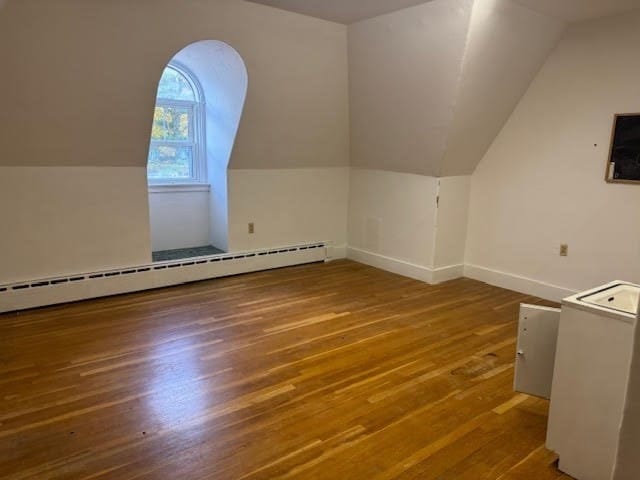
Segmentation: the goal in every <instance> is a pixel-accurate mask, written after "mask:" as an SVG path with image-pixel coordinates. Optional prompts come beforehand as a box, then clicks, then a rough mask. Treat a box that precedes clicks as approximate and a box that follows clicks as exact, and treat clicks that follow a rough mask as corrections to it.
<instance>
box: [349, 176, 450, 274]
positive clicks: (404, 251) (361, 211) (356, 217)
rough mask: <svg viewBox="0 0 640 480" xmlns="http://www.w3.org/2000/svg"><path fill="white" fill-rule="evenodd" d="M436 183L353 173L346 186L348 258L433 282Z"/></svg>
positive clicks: (432, 180)
mask: <svg viewBox="0 0 640 480" xmlns="http://www.w3.org/2000/svg"><path fill="white" fill-rule="evenodd" d="M437 191H438V182H437V179H436V178H433V177H426V176H423V175H414V174H409V173H396V172H387V171H383V170H369V169H359V168H354V169H352V171H351V179H350V182H349V223H348V225H349V257H350V258H353V259H355V260H358V261H362V262H365V263H368V264H370V265H374V266H377V267H380V268H385V269H387V270H390V271H395V272H396V273H402V274H405V275H408V276H411V277H413V278H418V279H421V280H425V281H431V276H432V272H431V268H432V267H433V252H434V248H435V238H434V232H435V226H436V195H437Z"/></svg>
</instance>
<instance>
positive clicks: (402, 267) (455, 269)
mask: <svg viewBox="0 0 640 480" xmlns="http://www.w3.org/2000/svg"><path fill="white" fill-rule="evenodd" d="M347 258H349V259H351V260H354V261H356V262H360V263H364V264H365V265H370V266H372V267H376V268H380V269H382V270H386V271H387V272H392V273H397V274H398V275H402V276H404V277H409V278H413V279H414V280H420V281H422V282H426V283H430V284H435V283H440V282H446V281H447V280H453V279H454V278H460V277H462V275H463V271H464V266H463V265H449V266H446V267H440V268H435V269H434V268H431V267H425V266H423V265H417V264H415V263H411V262H407V261H405V260H399V259H397V258H393V257H387V256H385V255H381V254H379V253H374V252H371V251H369V250H363V249H361V248H355V247H347Z"/></svg>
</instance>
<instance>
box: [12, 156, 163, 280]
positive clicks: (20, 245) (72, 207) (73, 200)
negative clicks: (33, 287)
mask: <svg viewBox="0 0 640 480" xmlns="http://www.w3.org/2000/svg"><path fill="white" fill-rule="evenodd" d="M146 187H147V175H146V169H145V168H141V167H109V168H100V167H56V168H53V167H0V219H1V222H2V234H0V284H2V283H11V282H19V281H23V280H32V279H37V278H46V277H50V276H56V275H67V274H74V273H80V272H91V271H95V270H102V269H109V268H120V267H127V266H131V265H141V264H146V263H148V262H149V261H151V254H150V250H149V242H150V240H149V224H148V222H147V221H146V219H147V218H148V202H147V192H146Z"/></svg>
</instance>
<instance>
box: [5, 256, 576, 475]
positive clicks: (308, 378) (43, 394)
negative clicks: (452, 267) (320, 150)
mask: <svg viewBox="0 0 640 480" xmlns="http://www.w3.org/2000/svg"><path fill="white" fill-rule="evenodd" d="M522 301H526V302H529V303H545V302H541V301H539V300H536V299H535V298H532V297H528V296H525V295H521V294H518V293H514V292H510V291H507V290H502V289H499V288H495V287H491V286H488V285H485V284H483V283H480V282H476V281H473V280H469V279H460V280H454V281H452V282H448V283H445V284H441V285H437V286H429V285H427V284H424V283H421V282H418V281H414V280H410V279H407V278H403V277H400V276H397V275H393V274H390V273H387V272H383V271H380V270H376V269H373V268H370V267H367V266H364V265H360V264H357V263H353V262H350V261H339V262H334V263H330V264H315V265H308V266H301V267H294V268H288V269H283V270H275V271H269V272H261V273H255V274H250V275H244V276H238V277H231V278H225V279H219V280H212V281H207V282H201V283H197V284H190V285H185V286H180V287H175V288H168V289H163V290H156V291H152V292H147V293H140V294H133V295H125V296H120V297H113V298H107V299H100V300H95V301H89V302H84V303H77V304H72V305H65V306H59V307H53V308H47V309H42V310H35V311H30V312H24V313H19V314H11V315H0V373H1V376H0V478H4V479H15V480H18V479H50V478H55V479H87V480H88V479H117V480H128V479H134V478H135V479H189V480H191V479H197V480H199V479H225V480H226V479H237V480H245V479H251V480H256V479H275V478H283V479H284V478H294V479H295V478H301V479H345V480H346V479H367V480H378V479H396V478H397V479H420V480H427V479H472V480H479V479H501V480H515V479H533V480H546V479H559V478H565V479H567V478H569V477H567V476H564V475H562V474H561V473H559V472H558V471H557V470H556V469H555V467H554V460H555V458H554V456H553V455H552V454H551V453H550V452H548V451H546V450H545V449H544V438H545V425H546V416H547V402H545V401H543V400H540V399H536V398H533V397H528V396H525V395H518V394H514V392H513V391H512V380H513V361H514V354H515V340H516V339H515V334H516V322H517V312H518V304H519V303H520V302H522Z"/></svg>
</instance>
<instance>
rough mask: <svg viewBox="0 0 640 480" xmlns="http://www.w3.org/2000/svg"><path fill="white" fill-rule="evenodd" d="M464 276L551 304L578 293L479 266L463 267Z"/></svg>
mask: <svg viewBox="0 0 640 480" xmlns="http://www.w3.org/2000/svg"><path fill="white" fill-rule="evenodd" d="M464 276H465V277H468V278H472V279H474V280H480V281H481V282H485V283H488V284H489V285H495V286H496V287H501V288H506V289H508V290H513V291H516V292H520V293H525V294H527V295H534V296H536V297H540V298H544V299H545V300H551V301H552V302H560V301H561V300H562V299H563V298H566V297H569V296H571V295H575V294H576V293H578V292H577V291H576V290H571V289H570V288H565V287H559V286H557V285H552V284H550V283H546V282H542V281H540V280H534V279H532V278H527V277H523V276H521V275H515V274H513V273H507V272H501V271H499V270H493V269H491V268H487V267H481V266H479V265H470V264H466V265H465V266H464Z"/></svg>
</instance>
